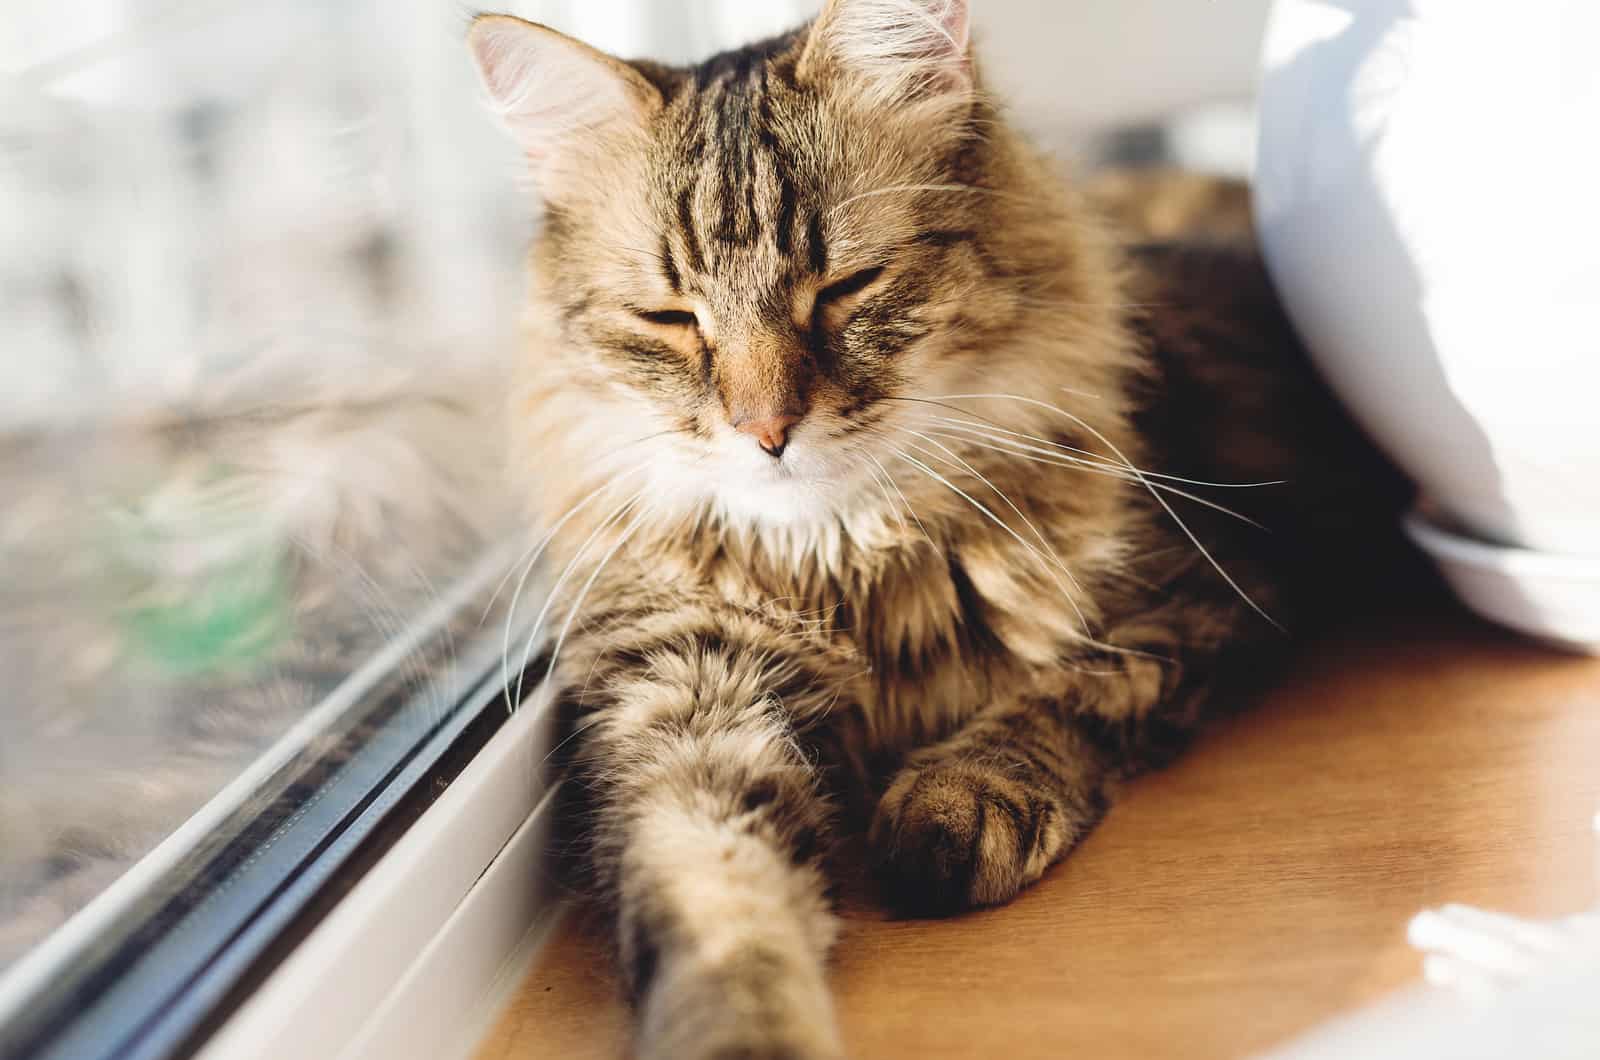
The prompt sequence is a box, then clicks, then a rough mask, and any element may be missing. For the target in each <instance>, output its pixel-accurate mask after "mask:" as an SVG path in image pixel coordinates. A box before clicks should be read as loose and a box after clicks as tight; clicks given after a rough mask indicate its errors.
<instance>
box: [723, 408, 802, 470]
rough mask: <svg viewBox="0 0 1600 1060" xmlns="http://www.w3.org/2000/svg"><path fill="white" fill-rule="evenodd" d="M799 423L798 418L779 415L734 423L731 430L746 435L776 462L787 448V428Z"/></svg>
mask: <svg viewBox="0 0 1600 1060" xmlns="http://www.w3.org/2000/svg"><path fill="white" fill-rule="evenodd" d="M799 422H800V417H799V416H794V415H790V414H788V413H780V414H779V415H776V416H764V417H760V418H756V417H751V418H749V419H742V420H739V421H737V422H735V423H734V425H733V429H734V430H736V431H738V432H739V433H740V434H748V435H749V436H750V437H752V438H754V439H755V440H756V444H757V445H759V446H761V448H762V449H764V450H765V451H766V453H767V455H768V456H770V457H772V458H773V459H774V460H776V459H777V458H778V457H780V456H782V455H783V451H784V450H785V449H787V448H788V447H789V428H790V427H793V426H794V425H795V424H797V423H799Z"/></svg>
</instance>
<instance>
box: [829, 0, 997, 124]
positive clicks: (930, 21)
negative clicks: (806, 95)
mask: <svg viewBox="0 0 1600 1060" xmlns="http://www.w3.org/2000/svg"><path fill="white" fill-rule="evenodd" d="M971 34H972V24H971V12H970V4H969V3H968V0H828V3H827V5H826V6H825V7H823V9H822V13H821V14H820V15H818V16H817V20H816V21H815V22H814V23H812V26H811V36H810V38H809V39H808V40H807V42H806V49H805V53H804V55H803V56H802V57H801V60H800V68H799V72H800V76H801V78H802V79H811V80H813V81H821V80H824V79H826V78H828V77H829V76H830V75H832V76H843V77H845V78H847V79H848V80H850V81H852V82H854V86H855V88H856V90H857V91H864V92H865V93H866V94H867V96H868V97H869V98H868V102H872V103H877V104H885V105H894V104H897V103H904V102H910V101H913V100H918V99H926V98H929V97H937V96H948V95H961V96H964V95H967V94H969V93H970V92H971V90H972V86H973V73H972V56H971Z"/></svg>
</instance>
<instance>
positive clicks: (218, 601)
mask: <svg viewBox="0 0 1600 1060" xmlns="http://www.w3.org/2000/svg"><path fill="white" fill-rule="evenodd" d="M279 523H280V520H278V519H275V518H273V517H272V513H271V511H270V510H268V506H267V505H264V504H263V503H261V502H260V500H259V498H256V497H254V496H253V495H252V491H251V490H250V488H249V483H248V482H247V481H246V480H245V479H244V478H242V477H241V476H238V475H234V474H231V473H229V472H228V471H227V470H226V469H220V468H213V469H210V470H208V471H206V472H204V473H202V474H198V475H194V476H191V477H186V476H182V475H180V476H177V477H176V478H174V479H173V480H170V481H168V482H166V483H163V484H162V485H161V486H160V487H158V488H157V489H156V490H154V491H153V492H151V493H149V494H147V495H145V496H144V497H142V498H140V500H139V501H138V502H137V503H136V504H134V505H132V506H129V507H125V508H118V509H116V510H114V511H112V512H111V519H110V527H111V530H112V535H113V536H112V549H111V551H112V554H113V556H114V562H115V565H116V567H117V568H118V570H119V573H120V575H121V577H119V578H117V579H115V580H116V581H117V582H119V583H120V584H121V586H122V589H123V591H124V593H125V595H124V596H123V599H122V603H121V606H120V607H118V609H117V610H118V613H119V617H120V621H121V624H122V626H123V630H124V633H125V635H126V637H127V646H128V647H129V649H130V650H131V651H132V652H133V653H134V654H135V655H137V656H138V657H140V658H142V659H144V660H145V661H147V662H149V663H153V664H154V665H155V666H157V667H158V668H159V669H161V670H162V671H164V672H166V673H168V674H171V675H174V676H194V675H200V674H209V673H215V672H219V671H225V670H236V669H247V668H250V667H252V666H254V665H256V664H258V663H260V662H261V661H263V660H264V659H266V658H267V657H269V656H270V655H271V653H272V651H273V650H274V649H275V648H276V647H277V646H278V645H280V644H281V643H282V642H283V641H284V639H285V638H286V637H287V636H288V634H289V633H290V631H291V630H292V628H293V625H294V622H293V606H292V605H293V593H292V587H291V581H292V565H291V563H290V550H289V544H288V540H287V536H286V535H285V534H284V533H283V532H282V531H281V529H280V528H279Z"/></svg>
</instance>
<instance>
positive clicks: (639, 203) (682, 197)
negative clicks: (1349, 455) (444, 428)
mask: <svg viewBox="0 0 1600 1060" xmlns="http://www.w3.org/2000/svg"><path fill="white" fill-rule="evenodd" d="M470 43H471V47H472V50H473V53H474V57H475V58H476V60H477V63H478V66H479V69H480V71H481V73H482V77H483V82H484V85H485V87H486V89H487V91H488V95H489V97H490V100H491V103H492V105H493V106H494V107H495V108H496V110H497V111H498V113H499V115H500V116H501V118H502V119H503V121H504V122H505V124H506V126H507V127H508V128H509V129H510V130H511V132H512V133H513V135H514V136H515V138H516V140H517V141H518V143H519V144H520V146H521V147H522V149H523V152H524V154H525V156H526V160H527V164H528V166H529V167H530V170H531V174H532V176H533V179H534V182H535V184H536V185H537V188H538V191H539V193H540V195H541V197H542V198H543V200H544V202H545V204H546V223H545V225H544V229H543V231H542V234H541V236H540V239H539V241H538V244H537V246H536V250H535V254H534V273H535V284H534V288H535V305H534V312H535V314H536V315H541V316H543V317H547V318H548V319H549V320H550V321H552V322H557V323H555V325H554V326H556V327H558V328H559V338H558V341H557V342H556V343H555V345H556V346H558V347H559V348H557V349H551V350H547V349H539V350H534V351H531V352H530V354H529V356H532V357H536V358H541V359H544V360H545V361H547V362H548V364H547V367H549V368H551V370H550V371H546V372H544V373H543V374H544V377H545V378H546V380H547V381H548V380H550V379H555V380H557V381H558V382H557V384H556V385H558V386H562V387H565V388H567V390H568V394H567V398H569V399H570V402H572V403H574V404H581V405H582V406H583V411H582V420H581V422H582V425H583V426H582V428H581V429H582V430H584V431H585V432H586V433H590V439H591V440H590V441H589V442H588V443H586V444H587V454H586V455H592V456H594V457H595V458H599V456H600V455H601V452H602V451H603V450H607V449H609V450H611V451H612V454H613V455H614V461H613V466H623V465H627V464H631V463H633V462H634V458H637V460H638V461H641V462H643V463H644V464H645V465H646V472H647V474H648V485H647V486H646V487H645V488H647V489H649V490H651V491H653V492H654V493H658V494H660V497H659V498H658V499H660V500H661V501H662V503H664V504H667V505H669V506H673V507H681V506H682V505H684V504H686V503H688V504H695V505H702V506H706V507H708V508H709V510H713V511H716V512H718V513H720V514H721V515H722V516H723V517H725V518H729V519H734V520H739V521H749V522H756V523H765V524H785V523H789V524H792V523H795V522H803V521H808V520H815V519H818V518H828V517H830V516H831V515H833V514H837V512H838V511H839V510H840V509H841V507H842V506H844V505H847V504H849V503H850V502H851V498H852V497H854V496H856V495H858V494H861V493H863V492H866V491H881V490H883V489H884V467H885V465H887V464H890V463H892V462H893V461H895V460H896V459H897V457H896V453H897V451H904V449H905V445H906V443H907V441H911V439H909V437H908V436H904V435H903V434H897V427H896V425H897V424H904V423H906V422H908V421H910V420H916V421H923V422H926V421H928V420H929V418H930V416H931V415H936V414H938V413H939V411H940V410H939V409H938V407H936V406H933V405H930V404H927V403H926V402H927V401H928V400H930V399H934V398H936V397H937V396H938V395H940V394H941V393H952V392H954V391H957V390H960V389H963V388H964V389H969V390H970V389H982V388H983V385H984V384H985V383H986V382H991V383H992V378H991V374H992V373H994V372H997V371H998V372H1001V373H1002V374H1004V373H1007V372H1008V371H1010V366H1007V365H1006V364H1005V363H1004V358H1003V357H1002V356H1001V355H1000V354H999V353H997V352H996V350H997V349H998V348H999V347H1000V346H1001V345H1003V338H1004V336H1005V334H1006V333H1007V332H1008V331H1012V332H1014V331H1015V329H1016V328H1017V327H1018V323H1019V321H1020V320H1021V318H1022V317H1023V315H1024V314H1025V313H1026V311H1027V303H1028V301H1029V299H1030V297H1037V296H1039V295H1041V294H1048V293H1049V292H1048V291H1041V290H1038V289H1035V287H1036V286H1037V285H1035V287H1030V284H1033V283H1034V280H1035V279H1036V277H1035V276H1033V273H1035V272H1037V271H1038V270H1039V269H1040V268H1044V267H1048V266H1042V265H1041V264H1040V262H1039V261H1037V260H1033V261H1030V260H1029V258H1030V255H1031V256H1032V257H1033V258H1040V257H1043V258H1049V257H1051V256H1052V255H1054V256H1056V257H1059V256H1060V247H1059V245H1055V244H1053V243H1052V240H1051V239H1050V238H1046V237H1044V236H1043V235H1040V236H1037V237H1035V238H1034V239H1033V244H1034V245H1033V246H1031V247H1028V246H1021V245H1020V244H1026V243H1027V242H1028V237H1027V236H1026V235H1025V234H1020V230H1022V229H1025V228H1026V225H1023V224H1011V227H1012V228H1014V229H1017V230H1019V231H1017V232H1013V233H1011V234H1009V235H1008V236H1006V238H1005V239H1001V238H999V237H998V236H996V234H995V230H996V228H997V227H998V226H999V224H1000V222H999V221H997V219H996V211H997V210H1000V209H1002V208H1003V204H1004V203H1005V202H1006V201H1007V200H1014V199H1017V198H1021V197H1026V195H1027V194H1028V192H1029V190H1030V189H1027V188H1023V187H1018V186H1016V185H1017V182H1018V180H1019V179H1020V178H1019V177H1018V175H1017V173H1016V172H1014V171H1015V170H1016V168H1017V166H1016V162H1015V159H1013V158H1010V157H1009V156H1007V155H1006V154H1005V153H1004V152H1003V151H999V150H998V149H997V148H996V147H995V146H994V145H995V144H996V142H998V140H999V139H1000V138H1001V137H1002V135H1003V133H1004V130H1003V128H1001V127H1000V126H999V125H998V119H997V118H996V114H995V111H994V110H993V108H992V107H990V106H989V104H988V103H987V102H986V100H985V99H984V97H983V95H982V93H981V91H980V89H979V87H978V85H977V81H976V77H975V73H974V66H973V62H972V58H971V55H970V52H969V25H968V5H967V3H966V2H965V0H832V2H830V3H829V4H828V5H827V6H826V8H825V9H824V10H823V12H822V14H821V15H819V16H818V18H817V20H816V21H815V22H814V23H812V24H811V25H810V26H808V27H806V28H803V29H801V30H798V31H796V32H794V33H791V34H789V35H786V36H783V37H779V38H776V39H774V40H771V41H768V42H765V43H762V44H758V45H755V46H752V47H749V48H745V49H743V50H740V51H736V52H730V53H727V54H724V55H720V56H717V57H715V58H713V59H711V60H709V61H707V62H705V63H703V64H701V65H700V66H698V67H693V68H688V69H677V68H668V67H665V66H661V65H658V64H654V63H648V62H634V63H628V62H623V61H621V60H618V59H615V58H612V57H610V56H607V55H604V54H602V53H600V52H597V51H595V50H594V49H592V48H589V47H588V46H586V45H584V44H581V43H579V42H577V41H575V40H572V39H571V38H569V37H565V36H563V35H561V34H559V33H556V32H555V31H553V30H550V29H546V28H544V27H541V26H536V25H533V24H530V23H527V22H523V21H521V20H518V19H515V18H510V17H507V16H485V17H481V18H479V19H478V20H477V21H476V22H475V23H474V24H473V27H472V30H471V35H470ZM1047 206H1048V204H1044V203H1034V204H1033V207H1034V208H1035V209H1036V210H1039V211H1040V214H1039V217H1040V218H1041V223H1046V222H1045V221H1043V220H1042V218H1043V213H1044V212H1045V209H1046V207H1047ZM1017 216H1018V215H1017V212H1016V211H1015V209H1014V208H1013V210H1012V212H1011V214H1010V217H1011V219H1012V220H1013V221H1014V220H1015V219H1016V218H1017ZM1022 216H1023V217H1026V216H1027V213H1026V211H1024V212H1023V214H1022ZM1007 223H1008V224H1009V223H1011V222H1010V221H1008V222H1007ZM1019 238H1020V244H1019ZM539 414H541V410H534V411H533V412H530V413H529V415H539ZM542 414H545V415H549V414H551V408H550V404H549V402H548V401H547V402H546V404H545V405H544V407H543V410H542ZM897 438H898V439H899V440H898V441H896V439H897Z"/></svg>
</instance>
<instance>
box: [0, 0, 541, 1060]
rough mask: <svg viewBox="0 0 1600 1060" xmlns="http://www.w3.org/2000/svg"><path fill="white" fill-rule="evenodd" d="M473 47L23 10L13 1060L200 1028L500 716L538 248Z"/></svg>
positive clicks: (9, 92) (2, 1024) (9, 762)
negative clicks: (501, 466)
mask: <svg viewBox="0 0 1600 1060" xmlns="http://www.w3.org/2000/svg"><path fill="white" fill-rule="evenodd" d="M459 29H460V16H459V14H458V13H457V12H456V10H455V9H454V8H453V7H452V6H451V5H448V4H444V3H439V4H424V5H407V6H405V7H404V8H403V9H395V8H386V9H382V10H380V5H377V4H370V3H364V2H345V3H333V4H329V3H323V2H320V0H291V2H288V3H282V4H246V3H234V2H227V3H217V2H210V3H206V2H195V3H177V2H167V3H158V2H150V0H146V2H140V0H76V2H70V3H65V4H62V3H53V2H52V3H45V2H43V0H41V2H38V3H32V4H23V5H22V6H21V7H20V9H18V8H17V7H14V6H8V9H7V12H6V14H5V15H4V16H0V81H3V82H4V86H3V87H4V89H5V92H4V94H3V99H4V102H3V104H0V319H3V320H4V328H3V334H4V337H3V353H0V496H3V497H4V498H5V500H4V502H3V504H0V673H4V674H5V677H6V680H5V686H4V691H3V692H0V1055H13V1054H21V1055H35V1054H38V1055H62V1056H73V1057H89V1056H95V1055H109V1054H111V1053H113V1052H116V1051H118V1050H122V1049H133V1048H135V1047H136V1046H137V1048H138V1049H154V1050H156V1051H157V1052H159V1051H161V1050H164V1049H168V1048H170V1047H173V1046H174V1045H175V1044H176V1043H178V1042H180V1041H181V1040H183V1039H184V1038H186V1037H187V1036H191V1035H193V1034H194V1033H196V1029H197V1028H199V1027H200V1026H201V1022H202V1020H203V1018H205V1011H206V1009H207V1006H208V1004H209V1003H210V1001H212V1000H214V996H220V995H221V994H223V993H226V992H227V991H229V990H233V989H235V988H236V985H237V984H238V983H240V982H242V981H243V980H242V979H241V978H240V976H241V975H242V973H243V966H244V963H245V961H246V959H247V958H251V957H253V956H254V955H255V954H258V953H262V952H265V951H266V950H267V948H268V947H270V946H272V945H279V944H281V943H282V940H283V938H285V937H286V936H282V931H283V930H284V929H285V928H286V927H287V926H288V925H289V924H290V923H291V921H292V920H293V918H294V917H295V916H297V915H299V914H300V913H301V912H302V911H304V910H305V909H308V908H310V904H311V902H312V897H313V892H315V891H316V888H315V887H313V886H311V884H312V883H314V882H316V880H318V879H321V878H322V877H325V876H327V875H328V874H329V873H331V872H333V871H335V870H336V869H338V868H339V867H340V866H343V865H347V864H353V863H354V858H355V855H356V854H357V853H358V852H359V850H360V848H361V845H362V843H364V842H365V841H366V838H367V837H368V836H369V835H374V834H376V832H377V830H378V829H379V827H380V826H385V827H393V825H394V822H395V821H396V820H397V819H399V818H398V817H397V816H396V814H397V813H398V812H399V810H400V808H401V806H402V803H403V801H404V799H405V798H406V797H408V795H407V793H408V792H409V791H410V790H411V788H412V787H415V785H416V782H417V781H418V780H419V778H422V777H427V776H434V775H435V774H438V771H439V770H448V769H451V768H459V763H457V764H456V765H455V766H452V765H451V764H450V763H451V761H452V758H451V756H452V755H454V756H456V758H459V757H460V756H461V755H463V754H465V753H468V752H469V751H470V749H471V748H472V747H474V746H476V745H478V744H481V743H482V742H483V740H484V739H486V738H487V735H488V733H489V732H491V731H492V730H493V728H494V727H495V726H496V725H497V724H498V719H503V718H504V717H505V711H504V708H503V706H500V705H498V704H491V700H492V699H494V698H495V697H494V696H493V695H490V694H488V693H486V692H485V691H484V688H485V682H486V681H488V680H490V679H491V677H490V675H491V673H494V674H497V673H498V672H499V662H500V659H499V656H500V643H501V635H500V628H499V626H500V622H501V619H502V615H503V602H504V600H505V599H506V598H507V597H508V596H509V595H510V587H507V588H506V590H505V591H504V592H502V593H501V594H500V600H501V607H500V610H498V611H491V609H490V607H489V604H490V600H491V597H492V596H494V595H495V591H496V589H497V587H499V583H500V581H501V576H502V575H503V574H504V573H505V572H506V571H507V570H508V569H510V568H511V566H512V563H513V561H514V560H516V559H517V557H518V556H519V555H520V552H521V550H520V549H518V548H515V547H512V546H510V545H508V544H507V542H509V541H510V540H511V533H512V527H513V526H514V520H513V519H512V507H513V506H512V504H511V503H510V502H509V500H508V499H507V498H506V496H505V494H504V491H503V489H501V488H500V484H499V481H500V480H499V478H498V476H497V472H498V465H497V461H498V459H499V457H500V452H501V449H502V437H501V435H500V433H499V432H498V430H496V429H494V427H493V426H492V425H491V424H486V423H485V421H484V415H483V409H484V408H485V407H489V408H491V409H492V407H493V406H494V405H495V404H497V403H498V400H499V398H498V395H499V393H500V392H501V388H502V387H503V379H504V375H505V367H504V359H505V357H506V355H507V352H508V350H509V349H510V348H511V346H512V343H513V341H514V335H513V333H512V331H511V329H512V327H513V326H514V322H515V319H516V304H517V299H518V293H519V290H520V286H521V282H522V280H521V275H520V268H519V263H520V258H521V253H522V247H523V244H524V242H525V241H526V237H527V234H528V231H529V221H528V219H527V218H526V216H525V214H526V213H527V210H526V208H525V207H524V206H523V205H522V204H520V203H519V202H518V199H517V196H516V192H515V186H514V182H513V181H512V180H511V179H510V174H511V173H512V172H513V170H512V166H513V165H514V159H512V158H509V157H508V154H509V151H508V149H506V148H504V147H503V146H502V143H501V140H500V138H499V136H498V134H497V133H496V131H495V130H494V129H493V128H492V127H491V126H490V125H489V123H488V122H486V121H483V120H481V119H480V118H479V117H478V115H477V114H476V112H475V105H476V95H475V92H474V90H473V85H472V83H471V75H470V71H469V70H468V69H467V67H466V66H465V64H464V63H463V62H462V61H460V58H459V54H458V53H459V48H460V45H459V36H460V32H459ZM485 395H491V396H489V397H488V398H487V399H486V397H485ZM379 811H381V812H379ZM400 816H401V817H403V814H400ZM289 899H292V900H289ZM286 900H287V904H285V903H286ZM244 943H247V944H248V945H244V948H242V949H241V945H242V944H244ZM224 965H226V967H224ZM208 992H209V993H208Z"/></svg>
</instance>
